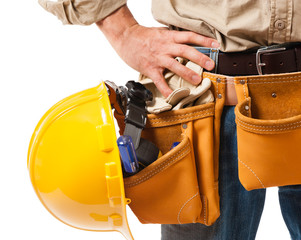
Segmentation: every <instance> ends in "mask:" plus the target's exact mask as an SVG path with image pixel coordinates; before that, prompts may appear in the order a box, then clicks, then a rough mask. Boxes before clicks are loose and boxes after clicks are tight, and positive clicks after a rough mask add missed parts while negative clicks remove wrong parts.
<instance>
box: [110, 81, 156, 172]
mask: <svg viewBox="0 0 301 240" xmlns="http://www.w3.org/2000/svg"><path fill="white" fill-rule="evenodd" d="M106 85H107V87H108V93H109V97H110V98H111V97H112V98H116V99H115V101H114V100H113V99H112V100H113V101H111V102H117V106H115V105H116V104H114V106H113V107H114V108H115V110H116V111H117V112H118V113H121V112H122V113H123V114H124V115H125V119H124V122H125V130H124V133H123V135H121V136H120V137H119V138H118V139H117V145H118V148H119V152H120V157H121V162H122V166H123V171H124V176H125V177H127V176H131V175H133V174H135V173H136V172H138V171H139V170H140V169H143V168H144V167H146V166H148V165H149V164H151V163H152V162H154V161H155V160H156V159H158V158H159V157H160V156H161V155H162V154H161V152H160V150H159V149H158V148H157V147H156V146H155V145H154V144H153V143H152V142H150V141H148V140H146V139H143V138H141V132H142V130H143V128H144V127H145V124H146V120H147V111H146V102H147V101H151V100H152V97H153V96H152V93H151V92H150V91H149V90H148V89H146V88H145V87H144V86H143V85H142V84H140V83H137V82H134V81H128V82H127V83H126V88H125V87H117V86H116V85H115V84H114V83H112V82H109V81H106Z"/></svg>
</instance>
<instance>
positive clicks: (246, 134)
mask: <svg viewBox="0 0 301 240" xmlns="http://www.w3.org/2000/svg"><path fill="white" fill-rule="evenodd" d="M250 109H251V98H247V99H245V100H244V101H243V102H241V103H240V104H238V105H237V107H236V109H235V113H236V123H237V140H238V158H239V159H238V162H239V163H238V164H239V165H238V166H239V178H240V181H241V183H242V184H243V186H244V187H245V188H246V189H247V190H252V189H258V188H266V187H273V186H284V185H295V184H301V174H300V173H301V148H300V143H301V115H297V116H293V117H288V118H284V119H278V120H266V119H265V120H262V119H254V118H251V117H248V116H249V111H250Z"/></svg>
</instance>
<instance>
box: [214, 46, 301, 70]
mask: <svg viewBox="0 0 301 240" xmlns="http://www.w3.org/2000/svg"><path fill="white" fill-rule="evenodd" d="M285 47H286V50H284V51H275V52H264V53H262V54H261V55H260V62H261V63H264V64H265V66H262V67H261V69H262V72H263V74H273V73H274V74H277V73H289V72H298V71H301V44H293V46H290V45H285ZM216 73H217V74H223V75H229V76H239V75H240V76H246V75H258V70H257V65H256V51H255V52H254V51H246V52H233V53H225V52H220V53H219V55H218V66H217V72H216Z"/></svg>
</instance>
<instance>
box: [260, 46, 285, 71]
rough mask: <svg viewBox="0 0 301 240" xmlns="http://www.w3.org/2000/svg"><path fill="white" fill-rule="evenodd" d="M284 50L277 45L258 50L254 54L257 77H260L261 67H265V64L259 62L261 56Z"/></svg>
mask: <svg viewBox="0 0 301 240" xmlns="http://www.w3.org/2000/svg"><path fill="white" fill-rule="evenodd" d="M284 50H286V48H285V47H279V46H278V45H273V46H269V47H263V48H259V49H258V50H257V52H256V68H257V72H258V74H259V75H262V74H263V73H262V67H264V66H265V65H266V63H264V62H261V55H262V54H265V53H272V52H280V51H284Z"/></svg>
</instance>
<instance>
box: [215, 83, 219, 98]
mask: <svg viewBox="0 0 301 240" xmlns="http://www.w3.org/2000/svg"><path fill="white" fill-rule="evenodd" d="M218 85H219V83H218V82H217V81H216V96H215V99H217V95H218Z"/></svg>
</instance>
